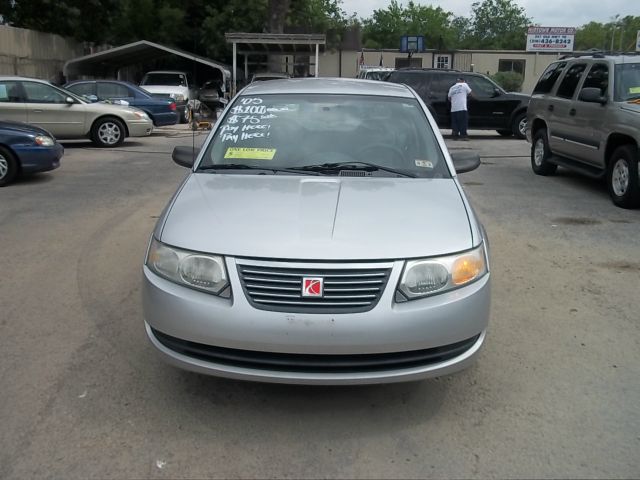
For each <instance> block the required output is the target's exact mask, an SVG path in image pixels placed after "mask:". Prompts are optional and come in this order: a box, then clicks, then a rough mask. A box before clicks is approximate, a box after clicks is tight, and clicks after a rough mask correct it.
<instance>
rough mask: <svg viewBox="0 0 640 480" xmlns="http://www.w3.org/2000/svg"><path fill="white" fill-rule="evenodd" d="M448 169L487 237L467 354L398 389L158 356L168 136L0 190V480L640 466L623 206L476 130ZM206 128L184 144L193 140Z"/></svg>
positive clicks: (637, 275)
mask: <svg viewBox="0 0 640 480" xmlns="http://www.w3.org/2000/svg"><path fill="white" fill-rule="evenodd" d="M472 133H477V135H473V137H472V140H471V141H470V142H465V143H463V142H451V147H452V148H472V149H476V150H479V151H480V152H481V154H482V158H483V165H482V166H481V167H480V168H479V169H478V170H476V171H474V172H471V173H467V174H464V175H463V176H462V177H461V178H462V181H463V183H464V184H465V188H466V190H467V192H468V193H469V196H470V198H471V201H472V203H473V204H474V206H475V208H476V209H477V212H478V214H479V216H480V218H481V219H482V221H483V222H484V224H485V226H486V228H487V231H488V233H489V236H490V238H491V242H492V244H491V246H492V262H493V263H492V267H493V286H494V292H493V309H492V320H491V325H490V332H489V336H488V339H487V343H486V344H485V348H484V350H483V353H482V355H481V357H480V361H479V362H478V363H477V364H476V365H475V366H474V367H472V368H471V369H469V370H466V371H465V372H462V373H460V374H458V375H455V376H451V377H444V378H440V379H435V380H429V381H423V382H418V383H410V384H398V385H386V386H384V385H383V386H368V387H347V388H344V387H340V388H336V387H300V386H281V385H266V384H252V383H243V382H235V381H229V380H221V379H216V378H209V377H204V376H200V375H196V374H192V373H187V372H182V371H179V370H176V369H173V368H171V367H169V366H167V365H165V364H164V363H163V362H162V361H161V360H160V359H159V358H158V357H157V356H156V355H155V352H154V351H153V350H152V348H151V346H150V345H149V344H148V342H147V340H146V337H145V333H144V330H143V323H142V313H141V304H140V279H141V263H142V261H143V255H144V251H145V248H146V244H147V239H148V235H149V233H150V232H151V229H152V227H153V225H154V222H155V219H156V218H157V216H158V215H159V214H160V212H161V210H162V208H163V206H164V205H165V203H166V202H167V200H168V199H169V197H170V195H171V194H172V193H173V191H174V190H175V188H176V186H177V184H178V182H179V181H180V179H181V178H182V177H183V176H184V174H185V170H184V169H182V168H180V167H178V166H176V165H175V164H173V163H172V161H171V159H170V152H171V150H172V148H173V146H175V145H190V144H191V142H192V140H191V134H190V132H189V131H187V130H185V129H177V128H176V129H159V131H158V133H156V134H154V135H153V136H152V137H149V138H144V139H132V140H129V141H127V142H126V143H125V145H124V146H123V147H122V148H119V149H114V150H98V149H93V148H91V145H90V144H89V143H85V142H73V143H69V144H65V146H66V155H65V157H64V159H63V166H62V167H61V168H60V169H59V170H57V171H54V172H51V173H48V174H41V175H36V176H33V177H28V178H26V179H23V180H21V181H19V182H18V183H17V184H15V185H13V186H11V187H8V188H3V189H0V272H1V274H0V359H1V363H0V418H1V419H2V428H0V478H11V479H25V478H43V477H52V478H68V479H73V478H201V477H216V478H229V477H269V478H273V477H293V478H307V477H314V478H315V477H341V478H351V477H375V478H414V477H415V478H423V477H435V478H487V477H500V478H505V477H509V478H543V477H544V478H605V477H606V478H638V476H640V376H639V373H638V372H640V348H638V347H639V339H640V328H639V319H640V308H639V305H640V302H639V301H638V297H639V294H640V290H639V288H640V211H638V210H636V211H626V210H621V209H618V208H616V207H615V206H614V205H613V204H612V203H611V202H610V200H609V198H608V195H607V193H606V189H605V187H604V186H603V185H600V184H599V183H598V182H594V181H592V180H588V179H584V178H582V177H579V176H578V175H575V174H573V173H569V172H567V171H565V170H560V171H559V174H558V175H557V176H554V177H548V178H543V177H537V176H535V175H533V173H532V172H531V168H530V165H529V145H528V144H527V143H526V142H524V141H520V140H515V139H503V138H500V137H498V136H497V135H493V134H490V133H481V132H472ZM203 139H204V136H203V135H202V134H200V135H198V136H197V137H196V138H195V142H196V144H199V143H201V142H202V140H203Z"/></svg>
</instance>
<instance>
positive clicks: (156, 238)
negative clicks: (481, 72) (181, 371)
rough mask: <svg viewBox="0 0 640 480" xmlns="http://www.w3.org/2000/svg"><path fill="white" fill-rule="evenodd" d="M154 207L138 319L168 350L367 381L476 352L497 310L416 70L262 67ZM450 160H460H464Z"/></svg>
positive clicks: (484, 249)
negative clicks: (404, 74)
mask: <svg viewBox="0 0 640 480" xmlns="http://www.w3.org/2000/svg"><path fill="white" fill-rule="evenodd" d="M173 158H174V160H175V161H176V162H177V163H179V164H180V165H183V166H186V167H188V168H190V173H189V175H187V177H186V178H185V180H184V181H183V182H182V184H181V185H180V186H179V188H178V191H177V193H176V194H175V195H174V197H173V198H172V199H171V201H170V202H169V204H168V205H167V207H166V208H165V210H164V213H163V214H162V216H161V218H160V219H159V221H158V223H157V225H156V228H155V230H154V232H153V234H152V236H151V239H150V242H149V247H148V251H147V255H146V259H145V262H144V267H143V270H144V276H143V305H144V316H145V327H146V331H147V334H148V337H149V339H150V341H151V343H152V344H153V345H154V346H155V348H156V349H157V350H158V351H159V352H160V353H161V354H162V356H163V357H164V358H165V359H166V360H168V361H169V362H170V363H172V364H174V365H176V366H178V367H181V368H185V369H188V370H192V371H196V372H201V373H205V374H211V375H218V376H224V377H231V378H237V379H245V380H255V381H264V382H281V383H308V384H363V383H384V382H400V381H409V380H416V379H421V378H426V377H433V376H439V375H444V374H449V373H453V372H455V371H458V370H460V369H462V368H464V367H466V366H468V365H470V364H471V363H472V362H473V361H474V360H475V359H476V357H477V355H478V352H479V351H480V349H481V346H482V345H483V342H484V340H485V335H486V329H487V324H488V320H489V308H490V273H489V272H490V268H489V255H488V242H487V237H486V234H485V231H484V229H483V227H482V226H481V224H480V223H479V221H478V219H477V218H476V216H475V214H474V212H473V210H472V208H471V207H470V205H469V203H468V200H467V198H466V196H465V194H464V191H463V189H462V187H461V185H460V183H459V181H458V178H457V173H461V172H464V171H468V170H472V169H474V168H477V167H478V165H479V164H480V160H479V157H478V156H477V155H475V154H471V155H469V154H466V155H462V156H460V157H458V158H455V157H454V158H452V157H451V156H450V155H449V153H448V151H447V148H446V146H445V144H444V141H443V139H442V137H441V135H440V134H439V132H438V129H437V126H436V124H435V122H434V120H433V118H432V117H431V115H430V114H429V112H428V110H427V108H426V106H425V105H424V104H423V102H422V101H421V100H420V98H419V97H418V96H417V95H416V93H415V92H414V91H413V90H411V89H410V88H408V87H406V86H403V85H396V84H386V83H381V82H373V81H367V80H346V79H303V80H300V79H295V80H293V79H292V80H274V81H271V82H256V83H254V84H251V85H249V86H248V87H246V88H245V89H244V90H243V91H241V92H240V94H239V95H237V96H236V98H235V99H234V101H233V102H232V103H231V104H230V105H229V106H228V107H227V108H226V110H225V112H224V114H223V116H222V117H221V118H220V120H219V121H218V122H217V124H216V126H215V127H214V130H213V131H212V133H211V134H210V135H209V137H208V138H207V140H206V141H205V143H204V145H203V148H202V149H201V150H193V149H192V148H190V147H176V149H175V150H174V154H173ZM456 169H457V172H456Z"/></svg>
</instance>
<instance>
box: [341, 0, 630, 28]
mask: <svg viewBox="0 0 640 480" xmlns="http://www.w3.org/2000/svg"><path fill="white" fill-rule="evenodd" d="M474 1H476V0H414V2H415V3H419V4H421V5H432V6H434V7H441V8H442V9H443V10H447V11H449V12H453V13H454V14H455V15H456V16H465V17H469V16H470V15H471V4H472V3H474ZM398 3H400V4H402V5H407V3H409V0H398ZM515 3H517V4H518V5H520V6H521V7H523V8H524V9H525V13H526V15H527V16H528V17H529V18H532V19H533V23H534V24H538V25H540V26H543V27H579V26H581V25H584V24H585V23H589V22H591V21H596V22H601V23H606V22H609V21H610V20H611V19H612V18H613V17H614V16H615V15H617V14H620V16H621V17H624V16H626V15H635V16H638V15H640V0H562V1H559V2H554V1H547V0H515ZM388 5H389V0H343V9H344V10H345V11H346V12H347V13H348V14H351V13H354V12H355V13H356V15H357V16H358V17H363V18H366V17H370V16H371V14H372V13H373V11H374V10H377V9H381V8H382V9H384V8H386V7H387V6H388Z"/></svg>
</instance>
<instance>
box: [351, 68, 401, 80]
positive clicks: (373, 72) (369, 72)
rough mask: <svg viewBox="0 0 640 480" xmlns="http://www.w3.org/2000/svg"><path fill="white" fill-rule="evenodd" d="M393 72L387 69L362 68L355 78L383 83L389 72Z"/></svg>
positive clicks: (392, 69)
mask: <svg viewBox="0 0 640 480" xmlns="http://www.w3.org/2000/svg"><path fill="white" fill-rule="evenodd" d="M393 71H395V68H388V67H370V68H362V69H360V71H359V72H358V76H357V78H361V79H363V80H382V81H385V80H387V79H388V78H389V76H390V75H391V72H393Z"/></svg>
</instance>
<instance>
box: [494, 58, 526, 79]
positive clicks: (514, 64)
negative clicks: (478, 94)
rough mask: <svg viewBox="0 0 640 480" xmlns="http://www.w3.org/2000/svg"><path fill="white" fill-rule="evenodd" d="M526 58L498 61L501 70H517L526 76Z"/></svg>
mask: <svg viewBox="0 0 640 480" xmlns="http://www.w3.org/2000/svg"><path fill="white" fill-rule="evenodd" d="M525 65H526V60H500V61H498V71H499V72H516V73H519V74H520V75H522V76H524V67H525Z"/></svg>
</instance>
